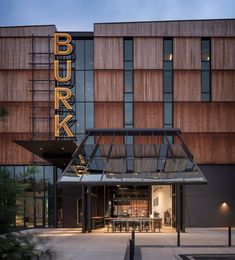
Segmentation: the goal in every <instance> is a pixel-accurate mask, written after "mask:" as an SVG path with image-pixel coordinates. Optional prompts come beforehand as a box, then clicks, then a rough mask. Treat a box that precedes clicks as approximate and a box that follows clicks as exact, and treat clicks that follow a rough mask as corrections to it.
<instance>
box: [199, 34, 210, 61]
mask: <svg viewBox="0 0 235 260" xmlns="http://www.w3.org/2000/svg"><path fill="white" fill-rule="evenodd" d="M201 51H202V61H210V40H209V39H202V41H201Z"/></svg>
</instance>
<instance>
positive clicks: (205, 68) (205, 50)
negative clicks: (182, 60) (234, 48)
mask: <svg viewBox="0 0 235 260" xmlns="http://www.w3.org/2000/svg"><path fill="white" fill-rule="evenodd" d="M210 53H211V42H210V39H208V38H202V39H201V100H202V101H207V102H208V101H211V57H210Z"/></svg>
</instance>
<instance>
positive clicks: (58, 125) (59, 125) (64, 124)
mask: <svg viewBox="0 0 235 260" xmlns="http://www.w3.org/2000/svg"><path fill="white" fill-rule="evenodd" d="M72 117H73V115H67V116H66V117H65V118H64V119H63V120H62V121H61V122H60V117H59V115H55V137H59V136H60V129H61V128H64V130H65V132H66V134H67V135H68V136H69V137H74V134H73V133H72V131H71V130H70V129H69V127H68V125H67V122H68V121H69V120H70V119H71V118H72Z"/></svg>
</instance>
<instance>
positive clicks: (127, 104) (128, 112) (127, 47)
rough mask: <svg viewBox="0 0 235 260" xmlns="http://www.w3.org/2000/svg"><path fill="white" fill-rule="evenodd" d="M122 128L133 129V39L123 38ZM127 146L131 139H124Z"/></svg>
mask: <svg viewBox="0 0 235 260" xmlns="http://www.w3.org/2000/svg"><path fill="white" fill-rule="evenodd" d="M123 46H124V108H125V110H124V112H125V116H124V118H125V119H124V126H125V128H133V109H134V107H133V101H134V93H133V39H131V38H124V43H123ZM125 142H126V143H127V144H131V143H133V137H131V136H128V137H126V138H125Z"/></svg>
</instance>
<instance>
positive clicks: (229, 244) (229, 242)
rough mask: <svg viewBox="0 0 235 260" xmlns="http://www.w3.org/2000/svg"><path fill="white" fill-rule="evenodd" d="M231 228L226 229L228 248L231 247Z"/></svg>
mask: <svg viewBox="0 0 235 260" xmlns="http://www.w3.org/2000/svg"><path fill="white" fill-rule="evenodd" d="M231 231H232V228H231V227H228V246H232V236H231V233H232V232H231Z"/></svg>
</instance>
